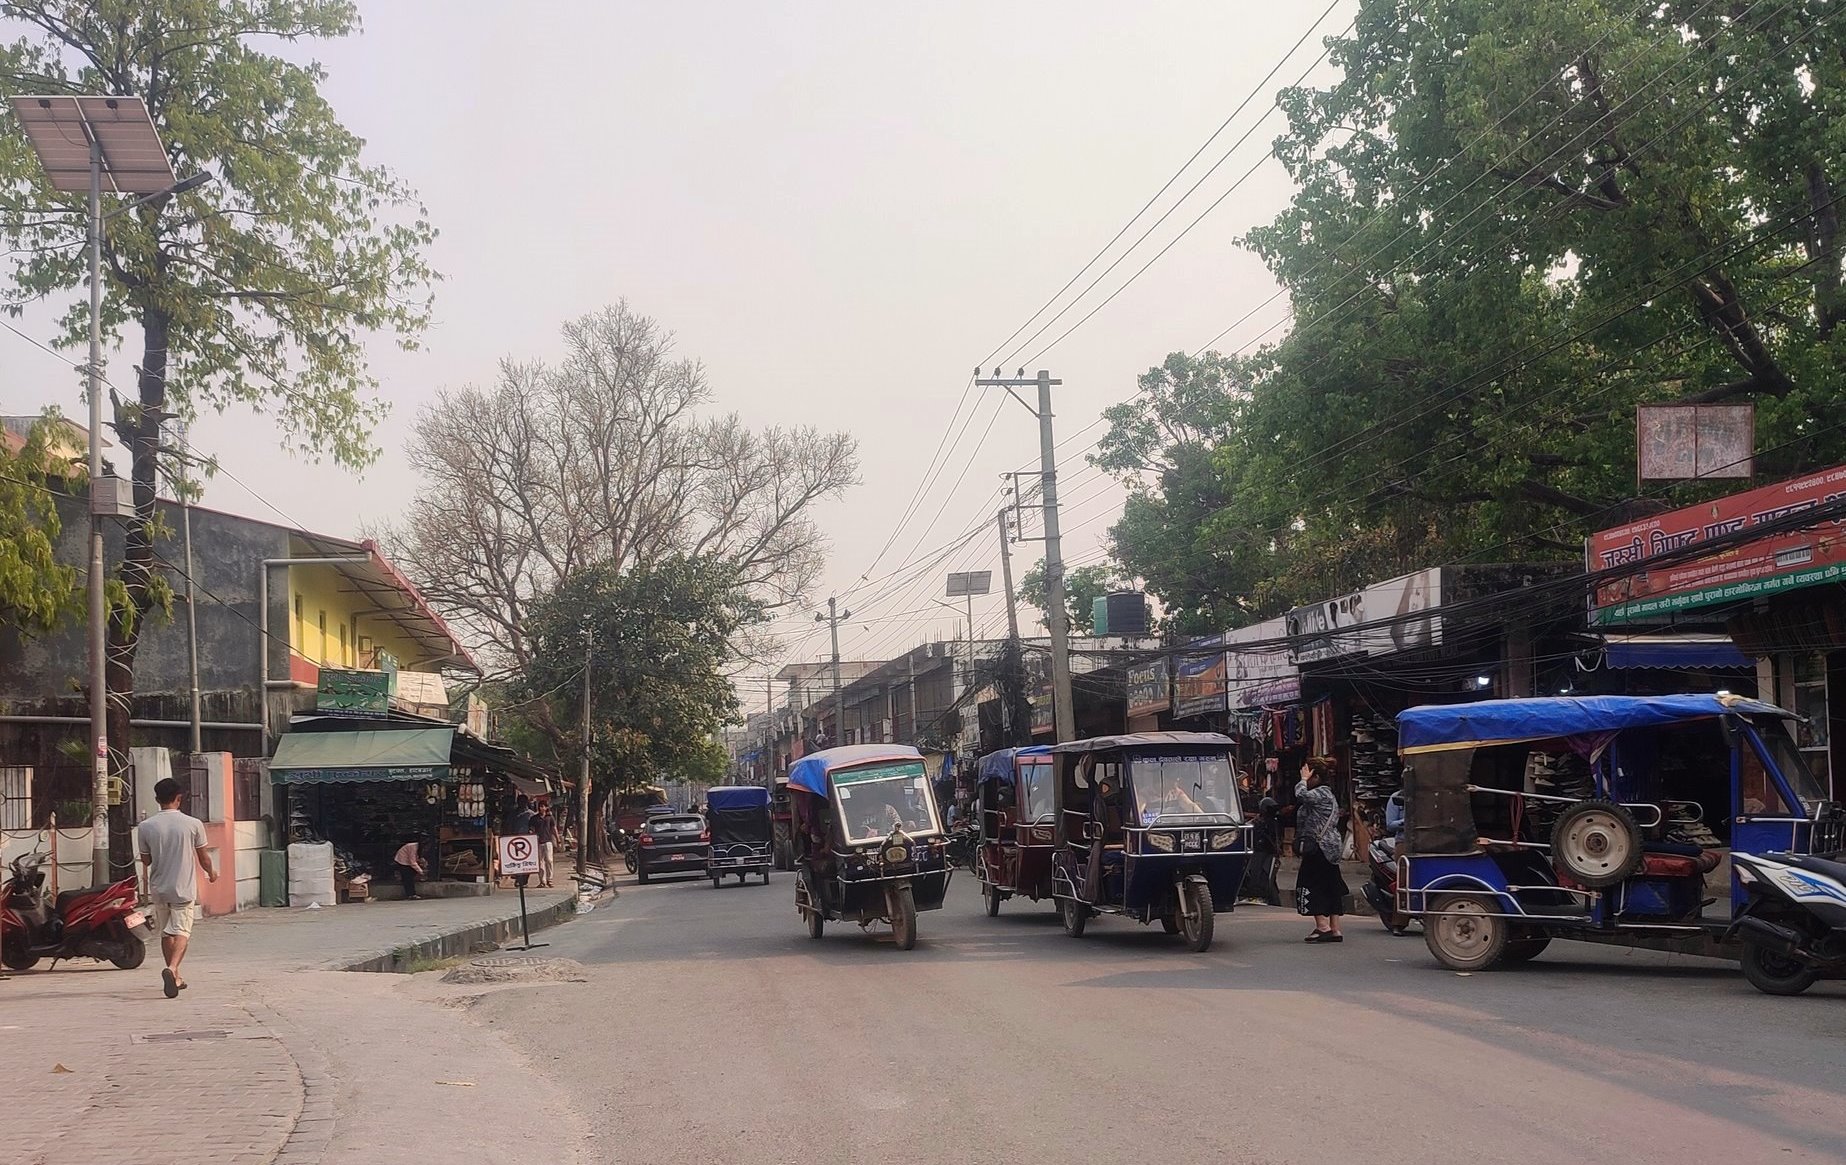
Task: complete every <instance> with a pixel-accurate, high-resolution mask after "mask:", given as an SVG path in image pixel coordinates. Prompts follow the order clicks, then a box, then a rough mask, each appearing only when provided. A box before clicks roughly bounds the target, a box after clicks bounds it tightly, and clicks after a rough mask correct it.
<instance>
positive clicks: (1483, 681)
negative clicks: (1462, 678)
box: [1474, 676, 1493, 688]
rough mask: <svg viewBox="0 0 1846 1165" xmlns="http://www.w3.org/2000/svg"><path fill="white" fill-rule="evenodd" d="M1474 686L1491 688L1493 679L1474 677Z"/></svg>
mask: <svg viewBox="0 0 1846 1165" xmlns="http://www.w3.org/2000/svg"><path fill="white" fill-rule="evenodd" d="M1474 686H1475V687H1477V688H1491V687H1493V677H1492V676H1475V677H1474Z"/></svg>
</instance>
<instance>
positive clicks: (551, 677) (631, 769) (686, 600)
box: [518, 555, 761, 856]
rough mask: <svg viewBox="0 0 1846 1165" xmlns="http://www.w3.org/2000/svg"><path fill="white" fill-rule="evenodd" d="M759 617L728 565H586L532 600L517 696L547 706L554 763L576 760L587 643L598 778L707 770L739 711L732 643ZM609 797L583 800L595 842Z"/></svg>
mask: <svg viewBox="0 0 1846 1165" xmlns="http://www.w3.org/2000/svg"><path fill="white" fill-rule="evenodd" d="M760 618H761V610H760V608H759V606H758V605H757V603H756V602H755V601H754V600H753V599H751V598H750V597H749V595H748V593H747V592H746V590H745V588H744V587H743V586H742V585H741V584H740V583H739V581H738V578H737V574H736V571H735V568H734V566H733V565H732V564H731V563H730V562H728V561H725V560H722V559H709V558H708V559H700V558H688V557H684V556H680V555H674V556H671V557H668V558H665V559H662V560H661V561H659V562H656V563H653V564H651V565H643V566H635V567H632V568H630V569H627V570H622V569H620V568H618V567H616V566H614V565H613V564H607V563H605V564H601V565H596V566H588V567H584V568H583V569H581V570H578V571H576V572H574V573H572V574H569V575H567V576H565V577H564V578H563V579H562V580H560V581H559V583H558V585H557V586H556V587H555V588H553V589H552V590H551V591H550V592H548V593H547V594H546V595H544V596H543V597H542V598H540V599H539V600H538V601H537V602H536V603H534V604H533V606H532V608H531V613H530V617H529V619H528V621H527V625H526V626H527V634H528V637H529V641H530V643H531V649H532V650H531V657H530V662H529V663H528V665H527V667H526V669H525V672H524V674H523V675H522V677H521V679H520V681H519V687H520V689H521V690H520V692H519V693H518V694H519V696H520V697H521V699H522V700H524V701H526V702H527V703H528V704H529V705H539V706H542V708H543V710H544V714H543V715H542V716H540V717H537V721H538V722H539V723H540V724H542V725H545V726H547V727H548V728H550V729H551V735H552V738H553V741H554V755H553V759H554V760H555V761H557V762H559V763H567V762H580V761H581V758H582V757H583V754H584V738H583V713H582V707H583V704H582V701H583V683H584V665H585V651H586V648H587V650H588V664H589V682H590V726H589V727H590V733H591V743H590V761H591V769H592V772H593V773H602V774H604V775H605V777H606V778H607V780H608V782H609V789H610V790H613V791H625V790H629V789H633V788H636V787H638V786H641V785H646V784H651V783H653V782H654V781H656V780H657V779H659V778H661V777H663V776H666V775H669V774H674V773H686V772H702V771H704V766H706V765H708V764H709V762H710V750H711V742H712V737H713V735H714V734H715V733H716V732H717V731H718V730H719V729H720V728H722V727H723V726H724V725H725V724H726V723H727V722H730V721H731V720H733V719H734V718H735V717H736V714H737V703H736V699H735V696H734V695H733V693H732V689H731V684H730V680H729V679H728V678H727V677H726V675H725V673H724V665H725V663H726V662H727V661H728V660H729V659H730V657H731V651H730V645H731V642H732V637H733V636H734V635H736V634H737V632H738V631H739V630H740V629H742V628H743V627H745V626H747V625H748V624H751V623H753V622H756V621H757V620H758V619H760ZM720 755H722V754H721V753H720ZM719 771H720V772H722V764H720V767H719ZM602 800H603V797H601V796H598V795H595V792H594V790H593V789H592V788H590V787H587V786H586V787H585V788H584V789H582V790H581V791H580V793H579V806H580V810H581V812H582V813H583V814H584V818H585V819H586V820H588V821H590V822H591V828H589V829H587V830H586V831H585V833H586V834H587V835H588V840H589V841H590V843H591V845H592V847H597V846H598V845H599V842H600V839H601V836H602V830H601V827H600V823H599V822H598V821H597V818H598V817H599V816H600V814H599V813H597V812H595V811H594V809H595V808H599V807H600V805H601V803H602ZM592 856H596V854H595V853H594V852H593V853H592Z"/></svg>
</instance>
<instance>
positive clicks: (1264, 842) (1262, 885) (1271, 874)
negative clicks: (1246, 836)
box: [1244, 797, 1282, 906]
mask: <svg viewBox="0 0 1846 1165" xmlns="http://www.w3.org/2000/svg"><path fill="white" fill-rule="evenodd" d="M1281 837H1282V822H1281V820H1280V818H1279V817H1278V815H1277V808H1276V801H1275V798H1274V797H1264V798H1263V799H1262V800H1261V801H1259V802H1257V806H1256V820H1255V821H1254V822H1253V823H1252V824H1251V826H1250V867H1249V873H1247V874H1246V875H1244V896H1245V897H1246V898H1250V899H1253V900H1255V901H1257V902H1261V903H1263V904H1264V905H1266V906H1280V905H1282V891H1281V889H1280V888H1278V887H1277V886H1276V871H1277V870H1278V869H1279V868H1280V867H1281V865H1282V846H1281Z"/></svg>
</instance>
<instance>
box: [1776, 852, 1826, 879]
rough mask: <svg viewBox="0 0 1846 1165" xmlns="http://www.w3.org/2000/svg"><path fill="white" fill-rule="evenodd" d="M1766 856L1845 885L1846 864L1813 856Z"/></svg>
mask: <svg viewBox="0 0 1846 1165" xmlns="http://www.w3.org/2000/svg"><path fill="white" fill-rule="evenodd" d="M1766 856H1768V857H1770V858H1773V859H1774V860H1776V861H1778V862H1787V863H1788V864H1789V865H1791V866H1799V867H1800V868H1802V869H1804V870H1806V871H1808V872H1809V873H1811V874H1819V875H1821V876H1822V877H1826V878H1832V879H1833V880H1835V881H1836V882H1841V883H1846V862H1836V861H1829V860H1828V859H1826V858H1817V857H1815V856H1814V855H1813V854H1768V855H1766Z"/></svg>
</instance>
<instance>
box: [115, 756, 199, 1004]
mask: <svg viewBox="0 0 1846 1165" xmlns="http://www.w3.org/2000/svg"><path fill="white" fill-rule="evenodd" d="M182 795H183V792H182V790H181V788H180V783H179V782H178V781H176V780H174V779H173V778H172V777H163V778H162V779H161V780H160V781H159V782H158V783H157V784H155V786H154V800H155V802H156V803H157V804H159V806H160V812H158V813H156V814H154V815H153V816H152V817H150V818H148V819H147V820H146V821H143V822H142V823H141V824H140V825H138V826H136V827H135V837H136V838H137V839H138V840H137V841H136V845H137V846H138V847H139V848H140V850H141V864H142V865H143V866H145V867H146V869H147V885H148V893H149V894H150V895H151V896H152V897H153V899H154V925H155V926H157V927H159V928H160V953H161V955H162V956H163V957H164V958H165V959H166V961H167V965H166V966H165V967H164V968H163V969H162V970H161V972H160V982H161V990H162V991H163V992H164V993H165V995H166V997H167V998H168V999H172V998H173V997H174V996H176V995H178V994H179V993H180V992H181V991H183V990H185V988H186V981H185V980H184V979H182V978H180V977H179V965H180V960H182V959H184V958H185V957H186V945H187V942H188V941H189V940H190V939H191V937H192V924H193V922H194V920H195V919H197V918H198V913H199V871H200V870H201V869H203V870H204V871H205V878H206V880H207V881H210V882H216V881H217V880H218V871H217V870H215V869H213V868H212V855H211V851H210V850H209V849H207V848H206V846H205V823H204V822H202V821H200V820H199V819H198V818H197V817H189V816H187V815H186V814H185V813H183V812H181V811H180V807H179V802H180V797H181V796H182Z"/></svg>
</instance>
